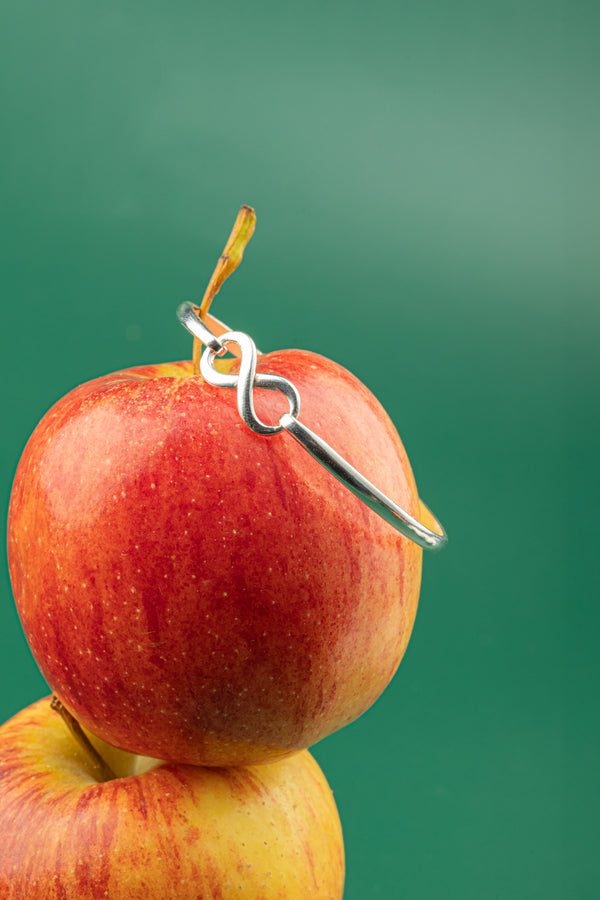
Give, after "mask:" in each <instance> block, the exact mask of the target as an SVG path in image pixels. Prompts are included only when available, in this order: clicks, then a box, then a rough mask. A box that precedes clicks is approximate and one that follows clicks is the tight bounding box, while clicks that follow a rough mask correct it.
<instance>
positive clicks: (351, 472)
mask: <svg viewBox="0 0 600 900" xmlns="http://www.w3.org/2000/svg"><path fill="white" fill-rule="evenodd" d="M177 318H178V319H179V321H180V322H181V324H182V325H183V326H184V327H185V328H187V330H188V331H189V332H190V334H192V335H194V337H196V338H198V339H199V340H200V341H202V343H203V344H205V345H206V348H205V350H204V352H203V354H202V357H201V359H200V372H201V373H202V375H203V377H204V378H205V380H206V381H208V382H209V384H212V385H215V386H217V387H227V388H236V389H237V407H238V411H239V414H240V416H241V418H242V419H243V421H244V422H245V424H246V425H247V426H248V428H250V430H251V431H254V432H255V433H256V434H261V435H265V436H268V435H273V434H279V433H280V432H281V431H287V433H288V434H290V435H291V436H292V437H293V438H294V439H295V440H296V441H298V443H299V444H301V446H302V447H304V449H305V450H306V451H307V452H308V453H310V455H311V456H312V457H313V458H314V459H316V460H317V462H319V463H320V464H321V465H322V466H323V467H324V468H325V469H327V471H328V472H330V473H331V474H332V475H333V476H334V477H335V478H337V479H338V481H340V482H341V483H342V484H343V485H345V486H346V487H347V488H348V489H349V490H350V491H352V493H353V494H354V495H355V496H356V497H358V498H359V499H360V500H362V501H363V503H366V504H367V506H368V507H369V508H370V509H372V510H373V511H374V512H376V513H377V514H378V515H380V516H381V517H382V518H383V519H385V521H386V522H389V524H390V525H392V526H393V527H394V528H395V529H396V530H397V531H399V532H400V534H403V535H404V536H405V537H407V538H409V539H410V540H411V541H414V542H415V543H416V544H418V545H419V546H420V547H423V548H424V549H425V550H441V548H442V547H444V546H445V544H446V543H447V542H448V537H447V535H446V532H445V531H444V529H443V527H442V526H441V525H440V523H439V522H437V520H436V522H437V524H438V525H439V527H440V530H441V533H440V534H438V533H437V532H435V531H431V529H429V528H427V527H426V526H425V525H423V523H422V522H419V521H418V520H417V519H415V518H413V516H411V515H409V513H407V512H405V511H404V510H403V509H401V508H400V507H399V506H398V505H397V504H396V503H394V501H393V500H390V498H389V497H387V496H386V495H385V494H383V493H382V492H381V491H380V490H379V489H378V488H376V487H375V485H374V484H372V483H371V482H370V481H369V480H368V479H367V478H365V477H364V476H363V475H361V474H360V472H358V471H357V470H356V469H355V468H354V466H351V465H350V463H349V462H347V460H345V459H344V458H343V457H342V456H340V455H339V453H337V452H336V451H335V450H334V449H333V447H330V446H329V444H327V443H326V442H325V441H324V440H323V439H322V438H320V437H319V436H318V435H317V434H315V433H314V431H311V430H310V428H307V427H306V425H303V424H302V422H300V421H299V420H298V416H299V414H300V395H299V393H298V390H297V389H296V387H295V386H294V385H293V384H292V383H291V381H288V379H287V378H283V377H282V376H281V375H272V374H267V373H263V372H259V373H257V372H256V361H257V356H258V351H257V349H256V344H255V343H254V341H253V340H252V338H251V337H250V336H249V335H248V334H246V333H245V332H243V331H226V332H225V333H224V334H222V335H220V337H217V336H216V335H214V334H213V333H212V331H210V329H209V328H207V326H206V325H205V323H204V322H203V321H202V319H200V317H199V316H198V315H197V314H196V311H195V309H194V305H193V304H192V303H190V302H189V301H186V302H185V303H182V304H181V305H180V306H179V307H178V309H177ZM230 343H235V344H237V345H238V346H239V348H240V351H241V359H240V369H239V373H236V374H229V373H226V372H219V371H218V370H217V369H215V367H214V360H215V357H216V356H223V354H224V353H226V352H227V345H228V344H230ZM255 387H259V388H268V389H269V390H275V391H280V392H281V393H283V394H285V396H286V397H287V398H288V402H289V404H290V411H289V413H284V414H283V415H282V416H281V418H280V419H279V423H278V424H277V425H267V424H265V423H264V422H261V420H260V419H259V418H258V417H257V415H256V413H255V411H254V403H253V400H252V392H253V389H254V388H255ZM421 502H422V501H421ZM423 505H425V504H423Z"/></svg>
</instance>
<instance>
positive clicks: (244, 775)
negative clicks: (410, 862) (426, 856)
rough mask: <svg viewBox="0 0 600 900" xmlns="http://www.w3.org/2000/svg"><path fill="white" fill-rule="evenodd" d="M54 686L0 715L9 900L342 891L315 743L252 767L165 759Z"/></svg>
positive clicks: (1, 849) (258, 896) (336, 826)
mask: <svg viewBox="0 0 600 900" xmlns="http://www.w3.org/2000/svg"><path fill="white" fill-rule="evenodd" d="M89 737H90V740H91V742H92V743H93V744H94V746H95V747H96V749H97V750H98V751H99V752H100V754H101V755H102V756H103V757H104V759H105V760H106V761H107V762H108V763H109V764H110V766H111V767H112V769H113V771H114V772H115V773H116V775H117V777H115V778H111V779H109V780H105V781H102V780H100V779H99V777H98V775H97V774H96V771H95V769H94V765H93V761H92V760H91V758H90V757H89V755H88V754H86V753H85V751H84V749H82V747H80V746H79V745H78V743H77V742H76V741H75V739H74V738H73V736H72V734H71V733H70V732H69V730H68V729H67V728H66V727H65V724H64V722H63V721H62V720H61V718H60V717H59V716H58V715H57V714H56V713H55V712H54V711H53V710H52V709H51V707H50V699H49V698H46V699H44V700H40V701H38V702H37V703H34V704H33V705H32V706H30V707H28V708H27V709H25V710H23V711H22V712H20V713H18V714H17V715H16V716H14V717H13V718H12V719H10V720H9V721H8V722H6V723H5V724H4V725H3V726H2V727H0V836H1V840H0V897H1V898H2V900H16V898H27V900H106V898H109V900H229V898H236V900H237V898H242V897H243V898H246V900H271V898H272V900H275V898H277V900H281V898H286V900H294V898H296V900H308V898H319V900H340V898H341V897H342V894H343V884H344V849H343V841H342V832H341V826H340V821H339V817H338V813H337V809H336V806H335V802H334V800H333V795H332V793H331V790H330V788H329V786H328V785H327V782H326V780H325V777H324V775H323V773H322V772H321V770H320V769H319V767H318V765H317V763H316V762H315V760H314V759H313V757H312V756H311V755H310V754H309V753H308V751H303V752H300V753H297V754H294V755H293V756H290V757H288V758H287V759H285V760H282V761H279V762H274V763H269V764H267V765H263V766H253V767H246V768H235V769H234V768H229V769H227V768H211V769H208V768H200V767H196V766H190V765H180V764H173V763H163V762H161V761H159V760H153V759H150V758H148V757H140V756H135V755H133V754H130V753H128V752H126V751H122V750H116V749H115V748H113V747H110V746H109V745H107V744H104V743H103V742H102V741H100V740H99V739H97V738H93V737H92V736H89Z"/></svg>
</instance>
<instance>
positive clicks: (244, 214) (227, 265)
mask: <svg viewBox="0 0 600 900" xmlns="http://www.w3.org/2000/svg"><path fill="white" fill-rule="evenodd" d="M255 225H256V213H255V212H254V210H253V209H252V207H251V206H242V207H241V209H240V211H239V213H238V214H237V219H236V220H235V223H234V226H233V228H232V230H231V234H230V235H229V239H228V241H227V243H226V244H225V249H224V250H223V252H222V254H221V256H220V257H219V261H218V263H217V265H216V267H215V270H214V272H213V273H212V275H211V278H210V281H209V282H208V287H207V288H206V291H205V292H204V297H203V298H202V303H201V304H200V306H197V307H195V310H196V312H197V313H198V315H199V316H200V318H201V319H204V317H205V316H206V314H207V313H208V310H209V308H210V304H211V303H212V302H213V300H214V298H215V297H216V296H217V294H218V293H219V290H220V289H221V286H222V284H223V282H224V281H225V279H226V278H229V276H230V275H231V273H232V272H233V271H235V269H237V267H238V266H239V264H240V263H241V261H242V257H243V255H244V250H245V248H246V244H247V243H248V241H249V240H250V238H251V237H252V235H253V234H254V226H255ZM201 355H202V341H200V340H199V339H198V338H196V337H195V338H194V348H193V371H194V375H199V374H200V357H201Z"/></svg>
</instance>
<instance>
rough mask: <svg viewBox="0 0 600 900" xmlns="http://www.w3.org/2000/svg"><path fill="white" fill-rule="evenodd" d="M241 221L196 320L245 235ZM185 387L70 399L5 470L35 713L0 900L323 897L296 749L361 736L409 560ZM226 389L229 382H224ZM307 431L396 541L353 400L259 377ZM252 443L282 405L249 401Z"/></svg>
mask: <svg viewBox="0 0 600 900" xmlns="http://www.w3.org/2000/svg"><path fill="white" fill-rule="evenodd" d="M254 222H255V217H254V212H253V210H251V209H250V208H249V207H242V210H241V211H240V215H239V216H238V220H237V222H236V225H235V226H234V229H233V231H232V234H231V236H230V239H229V242H228V244H227V246H226V248H225V251H224V254H223V256H222V257H221V259H220V261H219V264H218V265H217V269H216V270H215V273H214V274H213V277H212V279H211V281H210V283H209V287H208V289H207V292H206V294H205V297H204V300H203V302H202V304H201V306H200V309H199V314H200V317H201V318H202V319H204V320H205V321H207V322H208V323H210V326H211V327H212V328H213V330H214V331H215V332H216V333H222V332H223V330H224V326H222V325H221V324H220V323H218V322H217V320H214V319H213V318H212V317H211V316H210V314H209V312H208V307H209V305H210V303H211V301H212V299H213V298H214V296H215V294H216V293H217V291H218V290H219V288H220V286H221V284H222V283H223V281H224V280H225V278H226V277H227V276H228V275H229V274H230V273H231V271H233V270H234V269H235V268H236V266H237V265H238V264H239V262H240V260H241V258H242V255H243V250H244V247H245V245H246V243H247V241H248V240H249V238H250V236H251V234H252V231H253V229H254ZM199 355H200V343H199V341H197V340H196V341H195V343H194V352H193V359H192V361H191V362H175V363H166V364H158V365H147V366H141V367H137V368H134V369H125V370H122V371H120V372H116V373H113V374H111V375H107V376H104V377H101V378H97V379H95V380H93V381H90V382H88V383H87V384H83V385H81V386H80V387H78V388H76V389H75V390H73V391H71V392H70V393H69V394H67V396H65V397H63V398H62V400H60V401H59V402H58V403H56V404H55V406H54V407H52V409H51V410H50V411H49V412H48V413H47V414H46V415H45V416H44V418H43V419H42V421H41V422H40V424H39V425H38V426H37V428H36V429H35V431H34V433H33V434H32V436H31V438H30V440H29V441H28V443H27V446H26V448H25V450H24V452H23V455H22V458H21V460H20V462H19V466H18V469H17V473H16V476H15V481H14V486H13V491H12V495H11V501H10V508H9V521H8V559H9V568H10V575H11V581H12V585H13V590H14V594H15V599H16V604H17V609H18V612H19V616H20V619H21V622H22V625H23V628H24V631H25V635H26V637H27V640H28V642H29V645H30V647H31V650H32V652H33V655H34V657H35V659H36V660H37V663H38V665H39V667H40V669H41V671H42V674H43V675H44V677H45V678H46V680H47V682H48V684H49V685H50V687H51V688H52V691H53V692H54V695H55V696H54V700H53V705H54V707H55V708H56V709H59V710H60V711H61V713H62V715H63V718H64V719H65V722H67V724H68V725H69V728H70V729H71V732H72V733H71V734H69V732H68V731H67V729H65V728H64V725H63V724H62V723H61V722H60V720H59V719H58V717H57V716H56V714H55V713H54V712H53V711H52V710H51V708H50V705H49V702H48V701H40V702H39V703H37V704H34V705H33V706H31V707H29V708H28V709H27V710H24V711H23V712H22V713H20V714H19V715H17V716H15V717H14V718H13V719H12V720H10V721H9V722H8V723H6V724H5V725H4V726H2V727H1V728H0V829H1V833H2V837H3V841H2V842H1V843H0V898H2V900H3V898H5V897H6V898H11V900H12V898H17V897H24V896H27V897H28V898H33V900H36V898H40V900H41V898H44V900H45V898H49V900H53V898H57V900H58V898H61V900H72V898H75V897H77V898H90V900H97V898H100V897H110V898H113V900H120V898H128V900H130V898H133V900H135V898H136V897H144V898H145V900H154V898H163V897H173V898H175V897H177V898H184V900H185V898H188V897H189V898H190V900H191V898H196V900H197V898H199V897H202V898H205V900H209V898H215V900H216V898H217V897H219V898H222V900H228V898H231V897H234V896H236V897H237V896H239V895H240V894H239V892H240V891H241V892H243V895H244V896H248V897H249V898H255V900H258V898H262V900H270V898H273V900H274V898H276V897H277V898H279V897H283V896H285V897H286V898H288V900H293V898H296V897H297V898H305V897H306V898H309V897H314V898H322V900H325V898H329V900H340V898H341V895H342V892H343V882H344V852H343V842H342V835H341V828H340V823H339V817H338V814H337V810H336V807H335V804H334V802H333V798H332V795H331V792H330V790H329V788H328V786H327V783H326V781H325V779H324V777H323V775H322V773H321V772H320V770H319V768H318V766H317V765H316V763H315V762H314V760H313V759H312V757H311V756H310V754H309V753H308V751H307V749H306V748H308V747H309V746H311V745H312V744H314V743H316V742H317V741H319V740H320V739H322V738H323V737H325V736H326V735H328V734H330V733H332V732H333V731H335V730H336V729H339V728H341V727H343V726H344V725H346V724H348V723H349V722H351V721H353V720H354V719H356V718H357V717H358V716H360V715H361V713H363V712H364V711H365V710H366V709H367V708H368V707H369V706H370V705H371V704H372V703H373V702H374V701H375V700H376V699H377V697H378V696H379V695H380V693H381V692H382V691H383V689H384V688H385V687H386V685H387V684H388V683H389V681H390V679H391V678H392V676H393V674H394V672H395V671H396V669H397V667H398V665H399V663H400V660H401V658H402V655H403V653H404V651H405V649H406V646H407V644H408V640H409V637H410V634H411V629H412V626H413V622H414V618H415V614H416V608H417V601H418V594H419V585H420V577H421V556H422V551H421V549H420V547H419V546H417V544H415V543H413V542H412V541H411V540H409V539H408V538H407V537H403V536H401V535H400V534H398V532H397V531H395V530H394V529H393V528H391V527H390V526H389V524H388V523H387V522H385V521H384V520H383V519H382V518H380V517H379V516H378V515H377V514H376V513H375V512H374V511H372V510H371V509H369V508H368V507H367V506H366V505H364V504H362V503H361V502H360V500H358V499H357V498H356V497H355V496H354V495H353V494H352V493H351V492H350V491H348V490H347V489H346V488H345V487H344V486H343V485H341V484H340V483H339V481H337V480H336V479H335V478H333V477H332V476H331V475H330V473H329V472H327V471H326V470H325V469H324V468H322V467H321V466H320V465H319V464H318V463H317V462H316V461H315V460H314V459H313V458H312V457H311V456H310V455H308V454H306V453H305V451H304V449H302V448H301V447H300V446H299V445H297V444H295V443H294V442H293V441H291V440H290V439H289V438H286V436H285V435H284V434H280V435H277V436H276V437H272V438H269V439H268V440H267V439H265V437H264V436H263V435H260V434H256V433H254V432H252V431H251V430H250V429H248V428H247V427H246V426H245V424H243V422H242V420H241V419H240V417H239V414H238V410H237V408H236V402H235V397H234V396H233V395H232V394H231V392H228V391H224V390H222V389H221V388H220V387H218V386H214V385H212V384H210V383H208V382H207V381H206V380H205V379H204V378H203V376H202V375H201V374H200V367H199ZM218 366H220V367H221V369H222V370H226V371H229V372H236V371H237V367H238V366H239V361H238V360H236V359H235V357H234V358H232V359H230V360H221V361H219V362H218ZM258 372H260V373H276V374H277V375H280V376H283V377H284V378H287V379H289V381H291V382H292V383H293V384H294V385H295V386H296V388H297V389H298V391H299V393H300V395H301V397H302V418H303V422H304V423H305V424H306V425H308V426H309V427H310V428H312V429H314V431H316V432H317V433H318V434H319V435H321V437H322V438H324V439H325V440H326V441H327V442H328V443H330V444H331V445H332V446H334V447H335V448H336V449H337V450H338V451H339V452H340V453H341V454H342V455H343V456H344V457H346V458H347V459H349V460H351V461H352V463H353V465H354V466H355V467H356V468H357V469H359V470H360V471H361V472H362V473H363V474H364V475H365V476H366V477H367V478H369V479H371V480H372V481H373V482H375V483H376V484H377V485H378V486H379V487H380V489H381V490H382V491H383V492H384V493H385V494H387V495H388V496H390V497H393V498H394V499H395V500H396V502H397V503H398V504H399V505H400V506H402V507H403V509H404V510H406V512H408V513H409V514H410V515H412V516H413V517H415V518H419V517H420V518H425V520H426V522H427V524H428V525H429V524H432V520H431V517H430V516H429V513H428V511H427V510H426V508H425V507H423V506H422V505H421V504H420V501H419V498H418V493H417V489H416V485H415V481H414V478H413V475H412V471H411V468H410V464H409V462H408V458H407V456H406V452H405V450H404V447H403V445H402V443H401V441H400V438H399V436H398V434H397V432H396V430H395V428H394V426H393V425H392V423H391V421H390V419H389V418H388V416H387V414H386V413H385V410H384V409H383V408H382V406H381V405H380V404H379V402H378V401H377V400H376V399H375V397H374V396H373V395H372V394H371V393H370V392H369V391H368V390H367V388H366V387H365V386H364V385H363V384H361V383H360V382H359V381H358V380H357V379H356V378H355V377H354V376H353V375H351V374H350V373H349V372H348V371H347V370H345V369H344V368H342V367H341V366H339V365H336V364H335V363H333V362H331V361H330V360H328V359H325V358H324V357H322V356H318V355H316V354H314V353H309V352H306V351H302V350H284V351H279V352H276V353H269V354H266V355H261V356H260V359H259V364H258ZM254 402H255V404H256V411H257V413H258V415H259V417H260V418H262V419H263V420H266V421H275V422H276V421H278V419H279V417H280V415H281V413H282V412H283V411H284V410H283V409H282V405H281V404H282V398H281V397H279V396H276V395H274V394H273V393H270V392H268V391H260V390H257V391H256V392H255V398H254Z"/></svg>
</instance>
